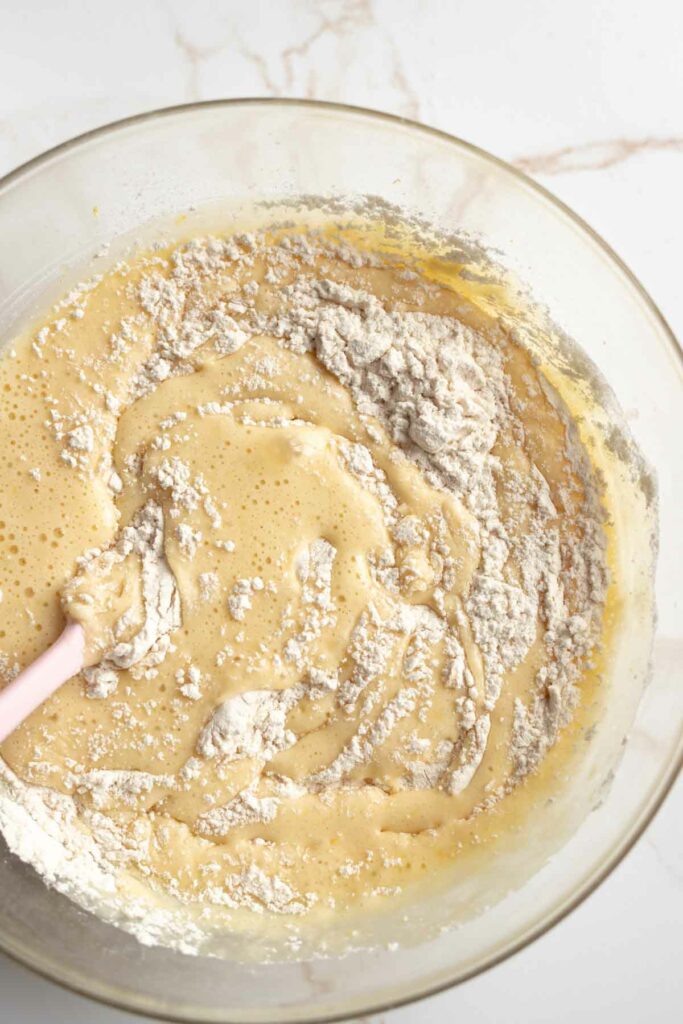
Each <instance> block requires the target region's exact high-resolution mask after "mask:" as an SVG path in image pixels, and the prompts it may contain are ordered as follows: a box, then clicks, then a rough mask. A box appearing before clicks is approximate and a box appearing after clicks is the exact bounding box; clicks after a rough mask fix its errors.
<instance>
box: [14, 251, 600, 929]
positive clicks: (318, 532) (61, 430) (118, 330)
mask: <svg viewBox="0 0 683 1024" xmlns="http://www.w3.org/2000/svg"><path fill="white" fill-rule="evenodd" d="M0 389H2V397H3V400H2V411H1V414H0V415H1V417H2V437H3V440H2V442H1V443H0V586H1V587H2V595H3V598H2V605H1V606H0V608H1V611H2V630H1V631H0V649H1V650H2V654H0V671H1V673H2V678H3V679H4V681H8V680H9V679H11V678H12V677H13V676H14V675H15V674H16V672H17V671H19V669H20V668H21V667H23V666H24V665H25V664H27V663H28V662H29V661H31V660H32V659H33V658H35V656H36V655H37V654H38V653H40V651H42V650H44V649H45V647H46V646H47V645H48V644H49V643H51V642H52V641H53V640H54V639H55V638H56V637H57V635H58V634H59V632H60V630H61V628H62V627H63V623H64V617H65V615H66V616H70V617H72V618H75V619H77V620H79V621H80V622H82V623H83V625H84V627H85V629H86V636H87V652H88V667H87V668H86V670H85V671H84V673H83V674H82V676H80V677H78V678H75V679H72V680H71V681H70V682H69V683H67V684H66V685H65V686H64V687H62V688H61V689H60V690H59V691H58V692H57V693H56V694H55V695H54V696H53V697H52V698H51V699H50V700H49V701H48V702H47V703H46V704H45V705H44V706H43V707H42V708H41V709H39V710H38V711H37V712H35V713H34V714H33V716H32V717H31V718H30V719H29V720H28V721H27V722H26V723H25V724H24V725H23V726H22V727H21V728H19V729H18V730H17V731H16V732H15V733H14V734H13V735H12V736H11V737H10V738H9V739H8V740H7V741H6V742H5V743H4V745H3V747H2V756H3V758H4V762H5V767H3V770H2V778H3V781H2V786H3V787H4V790H3V792H4V799H5V801H6V805H7V801H9V802H10V803H12V802H14V803H16V804H17V805H21V806H22V807H23V808H24V809H26V808H28V811H27V813H29V814H30V815H32V816H33V818H34V819H36V820H38V819H40V821H42V822H43V826H41V827H48V826H47V825H45V822H48V823H51V824H50V825H49V827H50V829H51V830H52V831H53V832H54V833H55V834H57V835H58V837H59V841H60V842H61V843H63V844H64V848H65V850H71V851H72V852H73V850H74V849H78V851H79V856H81V854H82V855H83V856H84V857H85V856H86V854H87V857H88V858H90V860H89V861H88V863H90V862H91V861H92V864H96V867H97V871H96V872H95V871H94V869H93V892H92V893H91V894H90V897H92V898H90V897H89V898H87V899H86V895H84V885H85V883H83V884H81V886H80V889H79V890H78V891H75V890H73V889H72V890H71V894H72V895H74V896H75V898H78V899H80V900H81V902H84V903H86V905H89V906H90V907H91V909H95V910H96V911H97V909H98V903H97V893H96V889H97V885H96V878H95V875H97V878H98V879H99V880H100V881H99V882H98V883H97V884H100V883H101V879H102V878H103V877H105V876H106V877H107V878H109V879H110V880H113V881H112V883H111V884H112V885H113V887H114V890H115V892H116V898H117V899H118V900H119V903H120V907H121V917H122V918H123V919H125V916H126V900H127V893H128V892H129V891H130V885H131V880H133V881H134V882H135V883H136V884H137V883H142V885H143V888H145V889H148V890H150V891H151V892H153V893H156V894H158V895H160V896H161V895H163V896H164V897H167V896H171V897H173V898H174V900H176V901H179V902H180V903H181V904H186V905H188V906H194V907H199V908H200V909H201V908H204V909H206V908H213V909H215V908H218V910H219V911H220V912H221V913H224V914H225V915H227V917H226V920H229V919H230V914H231V912H233V911H238V912H240V913H242V912H247V913H248V914H252V915H253V914H255V913H258V914H261V915H266V916H271V915H284V916H285V917H287V918H291V917H297V918H298V917H303V916H306V915H309V916H310V915H313V916H315V915H320V914H321V913H323V912H324V913H335V914H341V913H343V912H345V911H347V910H349V909H352V908H354V907H356V906H359V905H360V904H362V905H363V907H364V908H368V909H369V910H372V908H373V907H375V906H379V905H380V904H383V903H385V902H386V901H387V900H391V899H392V898H395V897H396V896H397V895H398V894H399V893H401V892H405V891H406V890H409V889H410V886H411V885H413V884H415V883H416V882H417V881H418V880H419V879H420V878H421V877H424V876H427V875H428V874H431V873H434V872H435V871H437V870H438V869H441V868H442V867H443V865H444V864H446V863H448V862H449V861H450V860H452V859H453V858H454V857H456V856H457V855H458V850H459V848H460V847H461V845H462V840H463V837H464V836H466V835H467V834H468V830H469V829H471V824H472V822H473V821H476V820H477V818H478V817H479V816H481V815H483V814H488V813H491V812H492V809H493V808H494V807H495V806H496V805H497V804H499V803H500V802H501V801H503V800H505V798H506V796H507V795H508V794H509V793H510V792H511V791H512V790H513V789H514V788H515V787H517V786H518V785H519V784H520V783H521V781H522V780H523V779H524V778H525V776H526V775H527V774H529V773H530V772H532V771H542V770H543V760H544V756H545V754H546V752H547V751H548V750H549V748H550V747H552V745H553V744H554V743H555V742H556V740H557V738H558V735H559V733H560V730H561V729H562V727H563V726H564V725H566V724H567V722H568V721H569V720H570V718H571V715H572V712H573V709H574V707H575V705H576V703H577V700H578V696H579V693H580V688H581V682H582V678H583V677H584V675H585V673H586V671H587V668H588V667H589V664H590V657H591V654H592V652H593V650H594V649H595V647H596V644H597V643H598V642H599V640H600V636H601V631H602V623H603V611H604V597H605V586H606V569H605V554H604V550H605V542H604V533H603V528H602V525H601V523H602V518H603V513H602V510H601V507H600V502H599V500H598V492H597V487H596V481H595V476H594V473H593V470H592V468H591V466H590V464H589V461H588V459H587V457H586V453H585V452H584V450H583V448H582V446H581V444H580V442H579V440H578V436H577V433H576V429H575V427H574V425H573V424H572V422H571V420H570V418H569V417H568V415H567V413H566V411H565V409H564V406H563V404H562V401H561V400H560V398H559V396H558V395H557V394H556V392H555V391H554V390H553V389H552V388H551V386H550V385H549V384H548V383H547V381H546V380H545V379H544V378H543V377H542V375H541V374H540V373H539V372H538V371H537V369H536V368H535V367H534V365H533V364H532V361H531V359H530V357H529V356H528V354H527V353H526V352H525V350H524V349H523V348H522V347H521V346H519V345H517V344H516V343H515V342H514V341H513V340H512V339H511V338H510V337H509V336H508V335H507V334H506V333H505V332H503V331H502V330H501V329H500V327H499V326H498V325H497V324H496V323H494V322H493V321H491V320H490V319H487V318H485V317H484V316H483V315H482V314H481V313H480V312H478V311H477V310H476V309H475V308H474V307H473V306H471V305H470V304H469V303H467V302H466V301H465V299H464V298H463V297H462V296H461V295H459V294H457V293H456V292H455V291H453V290H451V289H449V288H446V287H444V286H442V285H439V284H436V283H434V282H432V281H430V280H428V279H426V278H425V277H422V276H420V275H419V274H417V273H415V272H414V271H413V270H412V269H407V268H406V267H405V266H404V265H402V264H401V263H399V262H395V261H394V262H392V261H390V260H388V259H387V258H380V257H379V256H376V255H372V254H368V253H362V252H359V251H355V250H353V249H350V248H348V247H347V246H344V245H340V244H333V243H332V242H330V241H326V240H325V239H324V238H323V237H321V236H315V235H313V234H305V233H291V234H288V235H287V234H285V235H282V234H281V235H279V236H270V235H266V234H254V235H243V236H238V237H233V238H200V239H194V240H191V241H189V242H186V243H183V244H181V245H179V246H178V247H176V248H169V249H165V250H163V249H159V250H158V251H155V252H151V253H150V252H147V253H142V254H138V255H136V256H135V257H133V258H131V259H130V260H129V261H128V262H122V263H120V264H118V265H117V266H116V267H114V268H113V269H112V270H110V271H109V272H107V273H106V274H104V275H102V276H98V277H94V278H93V279H91V280H89V281H87V282H85V283H84V284H83V285H82V286H80V287H79V288H77V289H75V290H74V291H73V292H72V293H71V294H69V295H68V296H67V297H66V298H65V299H64V300H63V301H62V302H61V303H60V304H59V305H58V307H57V308H56V309H55V310H54V312H53V314H52V315H51V316H50V317H49V319H47V320H46V321H45V323H44V324H43V325H42V326H41V327H40V329H39V330H37V331H31V332H30V333H29V334H28V335H26V336H25V337H22V338H20V339H19V340H18V341H17V342H16V343H15V345H14V347H13V349H12V350H11V351H10V352H9V353H6V354H5V356H4V358H3V359H2V361H1V362H0ZM0 806H1V803H0ZM2 821H3V818H2V814H0V823H1V822H2ZM26 856H27V857H28V859H33V860H34V861H37V860H38V858H37V856H34V855H33V854H31V853H30V851H29V852H28V853H26ZM51 880H52V881H55V879H54V878H52V879H51ZM62 887H64V886H62ZM110 888H111V886H110ZM67 889H68V887H67ZM213 909H212V912H213Z"/></svg>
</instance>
